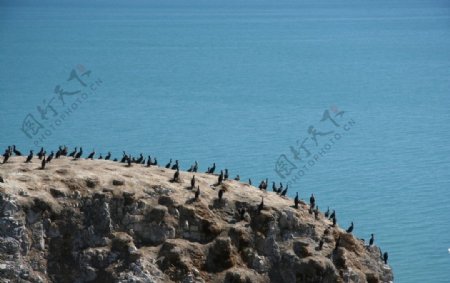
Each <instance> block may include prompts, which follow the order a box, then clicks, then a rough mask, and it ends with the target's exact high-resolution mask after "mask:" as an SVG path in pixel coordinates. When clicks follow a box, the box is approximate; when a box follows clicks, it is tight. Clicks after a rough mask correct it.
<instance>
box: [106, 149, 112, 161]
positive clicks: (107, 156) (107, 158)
mask: <svg viewBox="0 0 450 283" xmlns="http://www.w3.org/2000/svg"><path fill="white" fill-rule="evenodd" d="M110 159H111V152H109V151H108V154H107V155H106V156H105V160H110Z"/></svg>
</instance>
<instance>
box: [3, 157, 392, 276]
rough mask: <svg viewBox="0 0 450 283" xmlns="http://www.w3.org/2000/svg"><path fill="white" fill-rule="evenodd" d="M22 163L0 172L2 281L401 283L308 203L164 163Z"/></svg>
mask: <svg viewBox="0 0 450 283" xmlns="http://www.w3.org/2000/svg"><path fill="white" fill-rule="evenodd" d="M24 161H25V157H11V158H10V160H9V161H8V162H7V163H6V164H1V165H0V176H1V178H0V281H1V282H58V283H63V282H245V283H250V282H255V283H256V282H258V283H260V282H283V283H288V282H370V283H372V282H389V281H392V280H393V274H392V271H391V268H390V267H389V266H388V265H386V264H384V262H383V261H382V259H381V257H380V249H379V248H378V247H376V246H367V245H365V244H364V242H363V241H361V240H359V239H357V238H356V237H354V236H353V235H352V234H351V233H347V232H346V231H345V230H343V229H341V228H339V226H338V225H336V226H333V225H332V222H331V221H330V220H328V219H327V218H325V217H324V215H323V213H318V215H317V216H315V215H314V213H312V214H311V213H310V211H309V205H307V204H306V203H304V202H303V201H300V204H299V207H298V208H297V209H296V208H294V207H293V205H294V201H293V200H292V199H289V198H287V197H281V196H279V195H277V194H275V193H273V192H266V191H263V190H259V189H258V188H255V187H253V186H250V185H248V184H244V183H241V182H238V181H235V180H225V181H223V182H222V184H220V185H218V184H217V182H218V177H217V176H216V175H213V174H204V173H188V172H183V171H180V176H179V180H178V181H173V180H172V179H173V176H174V172H175V171H174V170H171V169H164V168H161V167H157V166H151V167H145V166H144V165H139V164H133V165H132V166H131V167H129V166H127V164H124V163H119V162H113V161H105V160H85V159H80V160H72V159H71V158H67V157H61V158H59V159H54V160H52V161H51V163H49V164H47V166H46V168H45V169H43V170H41V169H40V167H41V166H40V163H39V162H38V161H39V160H37V159H33V162H32V163H24ZM193 175H195V179H196V185H195V188H193V189H192V188H191V179H192V176H193ZM197 186H199V187H200V195H199V198H198V199H195V192H196V191H197ZM220 190H222V191H223V197H222V199H221V200H219V198H218V192H219V191H220ZM262 197H264V205H263V207H262V210H260V209H258V206H259V205H260V203H261V199H262ZM260 208H261V207H260ZM321 241H322V244H323V245H321V244H320V242H321Z"/></svg>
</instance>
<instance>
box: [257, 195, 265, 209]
mask: <svg viewBox="0 0 450 283" xmlns="http://www.w3.org/2000/svg"><path fill="white" fill-rule="evenodd" d="M263 209H264V197H261V203H260V204H259V205H258V213H260V212H261V210H263Z"/></svg>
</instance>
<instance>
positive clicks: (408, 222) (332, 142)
mask: <svg viewBox="0 0 450 283" xmlns="http://www.w3.org/2000/svg"><path fill="white" fill-rule="evenodd" d="M104 3H105V2H103V3H97V4H95V5H89V6H87V5H86V4H84V3H83V2H74V3H72V4H58V5H55V4H52V3H50V2H41V4H39V5H38V4H33V2H29V3H27V2H18V3H15V4H12V2H2V1H0V66H1V68H0V147H1V148H4V147H6V146H7V145H9V144H12V143H15V144H17V145H18V147H19V148H20V149H21V150H22V151H26V150H28V149H30V148H35V149H38V147H39V146H41V145H44V146H46V147H48V148H49V147H53V148H55V147H56V146H57V145H59V144H66V145H68V146H70V148H73V147H74V146H79V145H82V146H84V150H85V152H90V151H91V150H92V149H93V148H95V150H96V151H97V152H103V153H106V152H107V151H112V152H113V154H114V155H115V156H117V157H120V156H121V152H122V150H127V151H128V152H130V153H132V154H139V153H140V152H142V153H144V154H146V155H147V154H151V155H152V156H156V157H157V158H158V160H159V162H160V163H161V164H165V163H167V161H168V160H169V158H177V159H179V160H180V162H181V165H182V167H183V168H185V169H186V168H188V167H189V166H190V164H191V163H193V161H194V160H198V161H199V163H200V168H201V170H202V171H203V170H206V168H207V167H208V166H210V165H211V164H212V162H216V163H217V165H218V167H220V168H229V170H230V174H231V175H233V176H234V175H235V174H240V176H241V179H243V180H247V179H248V178H251V179H252V180H253V182H254V183H259V181H260V180H261V179H262V178H266V177H268V178H269V179H270V180H274V181H276V182H280V181H282V182H283V183H288V182H289V183H290V184H291V185H290V186H289V188H290V191H289V194H290V195H291V196H292V195H294V194H295V192H296V191H298V192H299V193H300V196H301V197H302V198H304V199H307V198H308V197H309V195H310V194H311V193H314V194H315V195H316V200H317V203H318V205H319V207H320V208H321V209H322V210H324V209H326V207H327V206H330V208H332V209H336V211H337V217H338V223H339V224H340V225H341V226H342V227H344V228H346V227H347V226H348V225H349V223H350V221H354V223H355V230H354V233H355V234H356V235H357V236H358V237H361V238H365V239H368V238H369V237H370V233H375V237H376V243H377V244H378V245H379V246H380V247H381V249H382V250H383V251H388V252H389V262H390V264H391V266H392V268H393V270H394V274H395V282H405V283H409V282H443V283H444V282H447V283H448V282H450V253H449V251H448V249H449V248H450V145H449V138H450V126H449V123H450V110H449V106H450V92H449V90H450V13H449V12H450V9H449V8H450V4H449V2H448V1H371V2H369V1H350V2H349V1H340V2H338V1H326V2H320V3H314V2H289V3H288V2H283V3H281V2H277V3H275V2H274V3H270V2H256V1H252V2H245V4H239V3H238V2H231V3H228V4H224V3H218V2H217V3H211V2H206V1H205V2H195V3H194V2H192V3H189V2H188V1H186V2H184V3H183V2H170V4H169V3H167V4H161V3H159V4H156V3H153V4H143V3H141V2H127V4H125V2H118V1H115V2H114V3H115V4H114V5H111V4H108V5H106V4H104ZM72 71H73V72H72ZM71 73H72V76H71ZM69 79H70V80H69ZM57 86H59V87H57ZM55 89H56V90H57V91H56V93H55ZM63 102H64V103H65V105H63ZM38 107H39V108H40V109H41V110H42V113H43V115H41V113H40V111H39V110H38ZM342 111H344V112H342ZM324 114H325V115H326V114H329V118H327V117H328V116H324ZM323 117H325V119H323V120H324V121H321V120H322V118H323ZM330 118H331V119H333V121H334V123H336V124H334V123H333V121H331V119H330ZM46 119H47V120H46ZM30 126H32V127H30ZM310 126H312V127H313V129H312V132H308V129H309V128H310ZM314 130H315V131H316V132H315V134H316V136H315V137H316V140H317V145H316V144H315V142H314V140H313V138H312V137H313V136H314V135H313V134H312V133H314ZM297 141H298V142H297ZM303 141H305V143H304V147H303V148H302V147H301V143H302V142H303ZM291 147H292V150H291ZM305 149H306V150H305ZM308 152H309V153H308ZM308 154H309V156H308ZM295 157H297V158H298V159H295ZM277 171H278V172H277ZM283 177H284V178H283Z"/></svg>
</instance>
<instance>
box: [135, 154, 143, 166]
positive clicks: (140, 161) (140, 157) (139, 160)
mask: <svg viewBox="0 0 450 283" xmlns="http://www.w3.org/2000/svg"><path fill="white" fill-rule="evenodd" d="M142 161H144V155H142V153H141V154H139V158H138V159H137V160H136V163H137V164H141V163H142Z"/></svg>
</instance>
